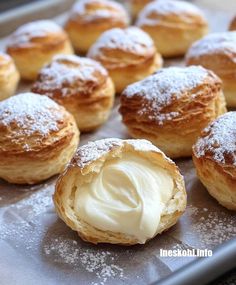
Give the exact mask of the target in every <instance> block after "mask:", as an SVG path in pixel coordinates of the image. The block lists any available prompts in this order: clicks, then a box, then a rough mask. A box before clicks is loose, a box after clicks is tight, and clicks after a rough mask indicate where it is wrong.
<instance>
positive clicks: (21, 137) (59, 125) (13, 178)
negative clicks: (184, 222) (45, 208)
mask: <svg viewBox="0 0 236 285" xmlns="http://www.w3.org/2000/svg"><path fill="white" fill-rule="evenodd" d="M78 140H79V132H78V129H77V126H76V123H75V120H74V118H73V116H72V115H71V114H69V113H68V112H67V111H66V110H65V109H64V108H63V107H61V106H59V105H58V104H57V103H55V102H53V101H52V100H51V99H49V98H48V97H46V96H40V95H37V94H34V93H22V94H19V95H16V96H13V97H10V98H8V99H6V100H4V101H2V102H0V157H1V159H0V177H1V178H3V179H5V180H7V181H8V182H11V183H16V184H34V183H38V182H41V181H43V180H45V179H47V178H49V177H51V176H53V175H55V174H58V173H60V172H62V171H63V170H64V168H65V165H66V164H67V163H68V162H69V161H70V159H71V157H72V156H73V154H74V152H75V150H76V148H77V145H78Z"/></svg>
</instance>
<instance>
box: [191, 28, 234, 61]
mask: <svg viewBox="0 0 236 285" xmlns="http://www.w3.org/2000/svg"><path fill="white" fill-rule="evenodd" d="M218 53H220V54H222V53H223V54H225V55H228V56H229V57H230V58H232V60H233V61H235V62H236V32H225V33H213V34H209V35H207V36H205V37H204V38H203V39H201V40H199V41H197V42H196V43H194V44H193V46H192V47H191V48H190V50H189V51H188V53H187V56H186V59H187V60H188V59H190V58H192V57H193V58H194V57H200V56H204V55H209V54H218Z"/></svg>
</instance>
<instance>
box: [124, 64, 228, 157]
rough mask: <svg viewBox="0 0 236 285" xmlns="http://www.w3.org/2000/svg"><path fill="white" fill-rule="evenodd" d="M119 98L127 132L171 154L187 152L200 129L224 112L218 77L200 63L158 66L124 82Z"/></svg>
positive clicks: (173, 155)
mask: <svg viewBox="0 0 236 285" xmlns="http://www.w3.org/2000/svg"><path fill="white" fill-rule="evenodd" d="M120 101H121V103H120V113H121V115H122V119H123V123H124V124H125V125H126V126H127V128H128V131H129V133H130V134H131V136H132V137H134V138H145V139H148V140H150V141H151V142H152V143H153V144H155V145H156V146H157V147H159V148H160V149H161V150H162V151H163V152H164V153H165V154H166V155H168V156H170V157H172V158H177V157H187V156H191V154H192V145H193V144H194V143H195V141H196V139H197V137H198V136H199V135H200V133H201V130H202V129H203V128H204V127H205V126H207V125H208V123H209V122H211V121H213V120H214V119H215V118H216V117H218V116H219V115H221V114H222V113H224V112H226V108H225V99H224V95H223V92H222V83H221V80H220V79H219V78H218V77H217V76H216V75H215V74H214V73H213V72H212V71H209V70H206V69H204V68H203V67H200V66H190V67H169V68H164V69H161V70H160V71H158V72H156V73H155V74H154V75H151V76H149V77H148V78H146V79H144V80H142V81H140V82H136V83H134V84H132V85H130V86H128V87H127V88H126V89H125V90H124V91H123V93H122V94H121V98H120Z"/></svg>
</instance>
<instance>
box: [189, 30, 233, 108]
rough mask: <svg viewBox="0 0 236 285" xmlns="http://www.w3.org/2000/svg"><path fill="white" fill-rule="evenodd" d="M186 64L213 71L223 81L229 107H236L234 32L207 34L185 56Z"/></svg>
mask: <svg viewBox="0 0 236 285" xmlns="http://www.w3.org/2000/svg"><path fill="white" fill-rule="evenodd" d="M186 64H187V65H192V64H197V65H202V66H204V67H206V68H208V69H211V70H213V71H214V72H215V73H216V74H217V75H218V76H219V77H220V78H221V80H222V81H223V89H224V94H225V99H226V102H227V105H228V106H229V107H236V32H225V33H214V34H209V35H208V36H206V37H204V38H203V39H202V40H200V41H197V42H196V43H195V44H193V46H192V47H191V48H190V49H189V51H188V53H187V55H186Z"/></svg>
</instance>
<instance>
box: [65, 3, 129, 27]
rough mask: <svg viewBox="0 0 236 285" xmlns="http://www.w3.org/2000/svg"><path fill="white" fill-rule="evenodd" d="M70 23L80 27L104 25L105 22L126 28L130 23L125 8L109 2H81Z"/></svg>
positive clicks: (73, 11)
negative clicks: (72, 22)
mask: <svg viewBox="0 0 236 285" xmlns="http://www.w3.org/2000/svg"><path fill="white" fill-rule="evenodd" d="M70 21H74V22H76V23H78V24H80V25H88V24H96V25H97V24H104V21H106V22H110V24H111V23H113V24H114V25H119V26H121V27H125V26H127V25H128V23H129V18H128V14H127V13H126V11H125V9H124V8H123V6H122V5H121V4H119V3H116V2H115V1H108V0H80V1H78V2H77V3H76V4H75V5H74V7H73V8H72V10H71V13H70Z"/></svg>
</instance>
